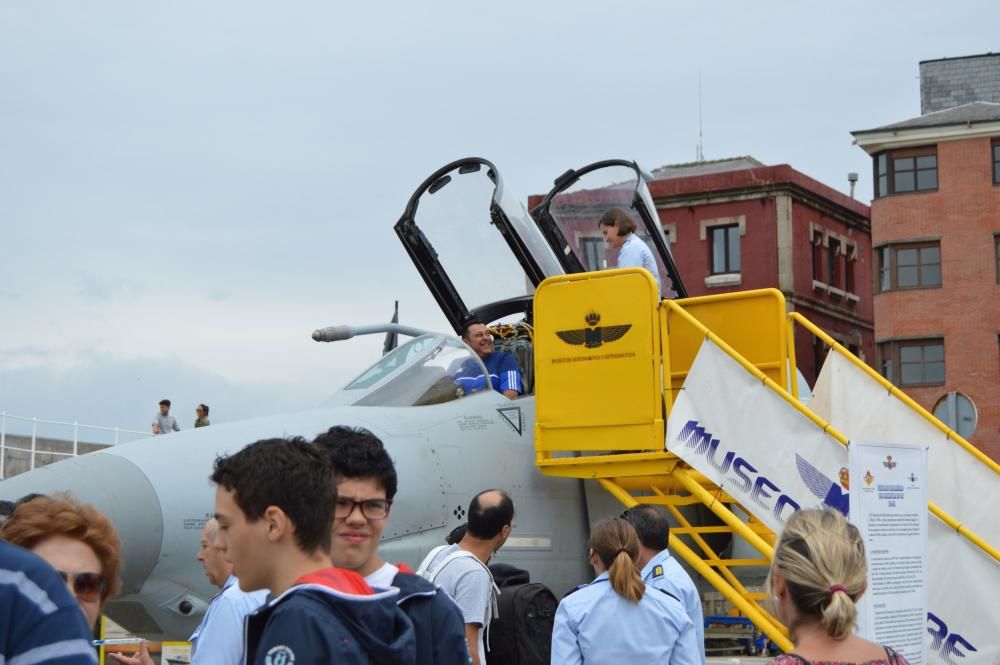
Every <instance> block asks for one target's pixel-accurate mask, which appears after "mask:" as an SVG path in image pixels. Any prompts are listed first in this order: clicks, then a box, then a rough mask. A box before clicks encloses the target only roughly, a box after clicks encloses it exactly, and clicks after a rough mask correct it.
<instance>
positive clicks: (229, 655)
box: [188, 575, 267, 665]
mask: <svg viewBox="0 0 1000 665" xmlns="http://www.w3.org/2000/svg"><path fill="white" fill-rule="evenodd" d="M265 603H267V591H266V590H265V591H242V590H241V589H240V585H239V582H238V580H237V579H236V576H234V575H230V576H229V579H228V580H226V584H225V586H223V587H222V591H221V592H220V593H219V594H218V595H216V596H215V598H213V599H212V603H211V604H210V605H209V606H208V610H206V612H205V616H204V617H202V620H201V624H200V625H199V626H198V628H197V630H195V631H194V633H193V634H192V635H191V637H190V638H189V640H188V641H189V642H191V665H201V664H205V665H239V664H240V663H242V662H243V621H244V619H245V618H246V616H247V615H249V614H251V613H252V612H253V611H254V610H256V609H257V608H259V607H261V606H262V605H264V604H265Z"/></svg>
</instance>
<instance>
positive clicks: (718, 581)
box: [597, 471, 795, 653]
mask: <svg viewBox="0 0 1000 665" xmlns="http://www.w3.org/2000/svg"><path fill="white" fill-rule="evenodd" d="M675 473H676V471H675ZM597 482H599V483H600V484H601V486H602V487H603V488H604V489H606V490H607V491H608V492H610V493H611V495H612V496H614V497H615V498H616V499H618V500H619V501H621V502H622V504H623V505H624V506H625V507H626V508H633V507H635V506H637V505H639V502H638V501H636V499H635V497H633V496H632V495H631V494H629V493H628V492H626V491H625V490H623V489H622V488H620V487H618V485H616V484H615V483H614V482H612V481H610V480H606V479H604V478H598V479H597ZM667 547H669V548H670V549H671V550H673V551H674V552H677V554H678V555H679V556H680V557H681V558H682V559H684V560H685V561H687V562H688V564H690V565H691V567H692V568H694V569H695V571H697V572H698V574H699V575H701V576H702V577H704V578H705V579H706V580H708V582H709V583H710V584H712V586H714V587H715V588H716V589H718V590H719V591H720V592H721V593H722V595H723V596H724V597H725V598H726V600H728V601H729V602H731V603H732V604H733V605H734V606H736V607H737V608H739V610H740V611H741V612H743V614H744V615H745V616H746V617H747V618H748V619H750V620H751V621H752V622H753V623H754V625H756V626H757V627H758V628H760V630H761V631H762V632H763V633H764V634H765V635H767V636H768V637H769V638H770V639H771V641H772V642H774V643H775V644H777V645H778V647H779V648H780V649H781V650H782V651H784V652H785V653H788V652H789V651H791V650H792V649H794V648H795V645H793V644H792V643H791V641H790V640H789V639H788V637H787V636H786V635H787V630H786V629H785V627H784V626H782V625H781V624H776V623H774V622H773V621H772V620H771V618H770V617H769V616H767V615H766V614H765V613H764V612H763V611H762V610H761V609H760V608H759V607H757V605H755V604H754V603H751V602H750V601H749V600H747V599H746V598H744V597H743V596H741V595H740V594H739V593H737V592H736V590H735V589H733V588H732V587H731V586H730V585H729V584H728V583H727V582H726V581H725V580H724V579H723V578H722V576H721V575H719V573H718V572H716V571H715V570H714V569H713V568H712V567H711V566H709V565H708V564H706V563H705V562H704V561H702V560H701V557H699V556H698V555H697V554H695V553H694V552H693V551H691V548H689V547H688V546H687V545H686V544H685V543H684V542H682V541H681V540H680V538H678V537H677V536H675V535H674V534H670V537H669V539H668V542H667Z"/></svg>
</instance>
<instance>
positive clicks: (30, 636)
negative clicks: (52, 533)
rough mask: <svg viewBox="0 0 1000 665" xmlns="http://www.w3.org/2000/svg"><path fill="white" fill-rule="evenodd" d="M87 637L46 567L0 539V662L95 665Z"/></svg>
mask: <svg viewBox="0 0 1000 665" xmlns="http://www.w3.org/2000/svg"><path fill="white" fill-rule="evenodd" d="M92 637H93V636H92V635H91V633H90V630H88V628H87V619H86V618H85V617H84V615H83V611H82V610H81V609H80V606H79V605H77V603H76V599H74V598H73V597H72V596H70V595H69V591H68V590H67V589H66V585H65V584H64V583H63V581H62V580H61V579H59V576H58V575H57V574H56V572H55V571H54V570H52V567H51V566H49V565H48V564H47V563H45V562H44V561H43V560H42V559H40V558H38V557H37V556H35V555H34V554H32V553H31V552H28V551H27V550H24V549H21V548H20V547H17V546H16V545H11V544H10V543H5V542H3V541H0V663H4V662H6V663H11V665H13V663H31V665H97V652H96V651H95V650H94V647H92V646H91V644H90V640H91V639H92Z"/></svg>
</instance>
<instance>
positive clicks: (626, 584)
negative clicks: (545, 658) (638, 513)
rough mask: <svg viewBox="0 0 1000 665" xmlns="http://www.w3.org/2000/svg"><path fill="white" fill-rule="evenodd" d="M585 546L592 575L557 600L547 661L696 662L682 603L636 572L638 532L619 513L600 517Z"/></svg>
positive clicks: (694, 664) (696, 652)
mask: <svg viewBox="0 0 1000 665" xmlns="http://www.w3.org/2000/svg"><path fill="white" fill-rule="evenodd" d="M588 546H589V556H590V564H591V565H592V566H593V567H594V573H596V574H597V578H596V579H594V581H593V582H591V583H590V584H585V585H583V586H581V587H580V588H578V589H577V590H576V591H574V592H572V593H571V594H570V595H568V596H566V597H565V598H563V599H562V602H561V603H559V609H558V610H556V620H555V626H554V627H553V629H552V658H551V661H552V662H553V663H559V665H566V664H582V663H596V664H601V663H614V662H616V659H624V658H631V659H635V660H633V661H632V662H634V663H665V664H666V663H669V664H670V665H701V656H700V653H701V652H700V650H699V649H698V645H697V643H696V641H695V631H694V626H693V625H692V624H691V619H690V618H689V617H688V615H687V612H686V611H685V610H684V606H683V605H682V604H681V602H680V601H679V600H678V599H677V598H674V597H673V596H671V595H670V594H668V593H667V592H665V591H660V590H659V589H655V588H653V587H651V586H649V585H647V584H646V583H645V582H643V581H642V577H640V576H639V571H638V570H637V569H636V567H635V560H636V557H637V556H638V554H639V537H638V536H637V535H636V532H635V529H634V528H632V525H631V524H629V523H628V522H626V521H625V520H623V519H621V518H614V519H606V520H601V521H600V522H598V523H597V524H595V525H594V526H593V528H592V529H591V532H590V541H589V542H588ZM621 665H625V664H624V662H622V663H621Z"/></svg>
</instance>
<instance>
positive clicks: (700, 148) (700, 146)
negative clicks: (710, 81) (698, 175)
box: [696, 72, 705, 163]
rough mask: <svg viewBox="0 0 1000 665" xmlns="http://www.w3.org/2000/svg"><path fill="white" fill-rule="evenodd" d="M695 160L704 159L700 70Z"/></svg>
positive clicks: (700, 160) (699, 74)
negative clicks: (696, 153)
mask: <svg viewBox="0 0 1000 665" xmlns="http://www.w3.org/2000/svg"><path fill="white" fill-rule="evenodd" d="M696 161H697V162H699V163H701V162H703V161H705V150H704V143H703V141H702V133H701V72H698V155H697V159H696Z"/></svg>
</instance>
